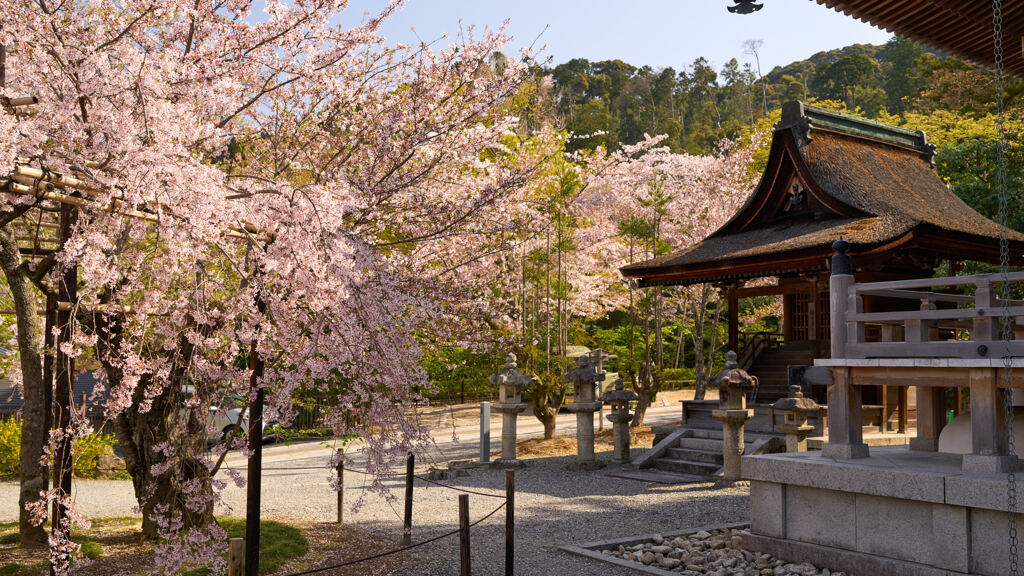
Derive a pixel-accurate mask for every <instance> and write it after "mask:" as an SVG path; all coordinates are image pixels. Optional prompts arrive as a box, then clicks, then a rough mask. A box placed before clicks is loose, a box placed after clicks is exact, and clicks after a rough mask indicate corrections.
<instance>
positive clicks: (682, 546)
mask: <svg viewBox="0 0 1024 576" xmlns="http://www.w3.org/2000/svg"><path fill="white" fill-rule="evenodd" d="M748 533H749V531H748V530H745V529H744V530H730V529H728V528H725V529H721V530H712V531H710V532H708V531H704V530H701V531H700V532H697V533H695V534H691V535H689V536H679V537H676V538H663V537H661V536H655V537H654V538H652V539H651V540H650V541H648V542H643V543H640V544H635V545H633V546H623V545H619V546H618V548H616V549H604V550H600V553H601V554H604V555H606V556H614V557H616V558H621V559H623V560H630V561H633V562H639V563H641V564H644V565H647V566H654V567H657V568H661V569H663V570H669V571H671V572H678V573H680V574H683V575H684V576H709V575H713V576H852V575H850V574H847V573H845V572H832V571H831V570H829V569H828V568H821V569H819V568H817V567H816V566H812V565H811V564H806V563H804V564H795V563H792V562H786V561H785V560H781V559H779V558H776V557H774V556H772V555H771V554H761V553H758V552H750V551H748V550H744V549H743V547H742V538H741V535H743V534H748Z"/></svg>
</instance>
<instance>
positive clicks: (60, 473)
mask: <svg viewBox="0 0 1024 576" xmlns="http://www.w3.org/2000/svg"><path fill="white" fill-rule="evenodd" d="M77 220H78V208H77V207H75V206H71V205H69V204H61V209H60V240H61V245H63V244H64V242H66V241H67V240H68V239H69V238H70V237H71V232H72V230H74V227H75V223H76V221H77ZM57 300H58V301H59V302H68V303H70V304H71V305H70V306H69V307H68V309H67V310H60V309H58V311H57V316H56V319H57V329H58V334H57V345H56V349H57V351H56V355H57V358H56V361H55V364H56V366H55V370H54V371H55V373H56V381H55V384H54V392H53V404H54V405H53V424H54V427H55V428H56V429H57V430H66V429H68V428H70V427H71V410H72V409H73V406H72V400H73V398H72V390H74V386H75V358H74V356H68V355H67V353H66V352H65V351H64V346H63V344H64V343H70V342H71V341H72V340H74V336H75V324H74V323H75V316H74V310H75V307H76V306H75V305H76V304H77V301H78V264H77V263H73V264H71V265H70V266H68V268H67V270H65V271H64V274H63V275H62V276H61V278H60V282H59V285H58V287H57ZM51 462H52V463H53V486H54V488H57V489H58V491H59V496H60V498H58V499H56V500H54V503H53V517H52V519H51V520H52V524H51V525H52V529H51V531H52V532H53V533H58V532H63V533H64V534H65V536H66V537H68V538H70V536H71V535H70V532H71V531H70V529H67V527H66V526H65V521H64V520H65V518H67V515H68V507H67V506H66V505H65V504H64V500H63V498H62V497H63V496H70V495H71V472H72V468H73V462H72V459H71V436H70V435H63V436H62V437H61V439H60V440H59V441H58V442H57V447H56V454H55V455H54V458H52V459H51ZM50 573H51V574H53V573H55V572H54V569H53V567H51V570H50Z"/></svg>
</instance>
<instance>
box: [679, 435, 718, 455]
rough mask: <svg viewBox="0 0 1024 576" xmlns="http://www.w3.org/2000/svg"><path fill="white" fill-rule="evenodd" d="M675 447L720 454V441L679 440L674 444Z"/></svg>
mask: <svg viewBox="0 0 1024 576" xmlns="http://www.w3.org/2000/svg"><path fill="white" fill-rule="evenodd" d="M676 447H677V448H689V449H691V450H705V451H707V452H721V451H722V440H721V439H717V440H716V439H713V438H680V439H679V442H677V443H676Z"/></svg>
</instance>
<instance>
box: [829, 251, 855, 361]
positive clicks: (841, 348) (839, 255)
mask: <svg viewBox="0 0 1024 576" xmlns="http://www.w3.org/2000/svg"><path fill="white" fill-rule="evenodd" d="M832 248H833V249H834V250H835V251H836V253H835V255H833V256H832V276H831V277H830V278H829V282H828V289H829V318H830V324H831V326H830V327H829V329H830V331H831V336H832V358H845V357H846V356H847V354H846V342H847V337H848V332H847V329H846V312H847V309H848V307H849V297H848V295H849V293H850V286H852V285H853V266H852V264H851V262H850V257H849V256H848V255H847V254H846V252H847V250H849V249H850V244H849V243H847V242H846V240H843V239H842V238H840V239H839V240H836V241H835V242H834V243H833V244H832Z"/></svg>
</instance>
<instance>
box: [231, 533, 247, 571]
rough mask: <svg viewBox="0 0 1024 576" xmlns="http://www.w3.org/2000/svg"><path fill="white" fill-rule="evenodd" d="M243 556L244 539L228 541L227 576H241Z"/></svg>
mask: <svg viewBox="0 0 1024 576" xmlns="http://www.w3.org/2000/svg"><path fill="white" fill-rule="evenodd" d="M244 556H245V539H244V538H232V539H230V540H228V576H242V558H243V557H244Z"/></svg>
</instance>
